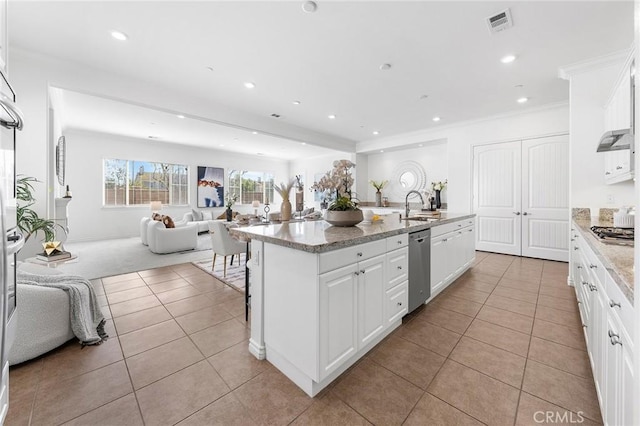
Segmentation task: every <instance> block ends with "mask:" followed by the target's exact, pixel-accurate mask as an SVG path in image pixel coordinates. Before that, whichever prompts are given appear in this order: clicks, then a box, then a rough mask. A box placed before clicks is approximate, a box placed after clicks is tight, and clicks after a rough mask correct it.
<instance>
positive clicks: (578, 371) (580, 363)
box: [529, 337, 592, 379]
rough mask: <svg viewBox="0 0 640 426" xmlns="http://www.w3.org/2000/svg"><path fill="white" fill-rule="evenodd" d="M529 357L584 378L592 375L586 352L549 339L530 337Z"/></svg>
mask: <svg viewBox="0 0 640 426" xmlns="http://www.w3.org/2000/svg"><path fill="white" fill-rule="evenodd" d="M529 359H532V360H534V361H538V362H539V363H541V364H545V365H548V366H550V367H554V368H557V369H558V370H562V371H566V372H567V373H571V374H575V375H576V376H580V377H584V378H585V379H590V378H591V377H592V375H591V364H590V362H589V356H588V355H587V353H586V352H584V351H582V350H579V349H573V348H570V347H568V346H565V345H561V344H558V343H554V342H551V341H549V340H543V339H539V338H537V337H533V338H531V346H530V347H529Z"/></svg>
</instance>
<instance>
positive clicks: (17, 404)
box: [2, 392, 35, 426]
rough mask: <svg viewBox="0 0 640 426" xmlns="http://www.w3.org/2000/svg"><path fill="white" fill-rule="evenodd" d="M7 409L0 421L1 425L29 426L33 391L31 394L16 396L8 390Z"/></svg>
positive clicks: (33, 396)
mask: <svg viewBox="0 0 640 426" xmlns="http://www.w3.org/2000/svg"><path fill="white" fill-rule="evenodd" d="M9 395H10V401H9V410H8V411H7V417H6V418H5V420H4V423H2V425H3V426H29V424H30V423H29V422H30V421H31V409H32V408H33V400H34V398H35V393H34V394H32V395H22V396H19V397H16V396H14V395H11V392H9Z"/></svg>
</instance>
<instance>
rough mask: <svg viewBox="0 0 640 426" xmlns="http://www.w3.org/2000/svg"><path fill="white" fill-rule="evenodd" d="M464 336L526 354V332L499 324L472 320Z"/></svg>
mask: <svg viewBox="0 0 640 426" xmlns="http://www.w3.org/2000/svg"><path fill="white" fill-rule="evenodd" d="M465 336H469V337H472V338H474V339H476V340H480V341H481V342H484V343H488V344H490V345H492V346H495V347H497V348H500V349H504V350H506V351H509V352H511V353H514V354H516V355H520V356H523V357H526V356H527V351H528V350H529V338H530V337H531V336H529V335H528V334H524V333H520V332H518V331H515V330H511V329H508V328H505V327H501V326H499V325H495V324H491V323H489V322H486V321H482V320H479V319H475V320H473V322H472V323H471V325H470V326H469V328H468V329H467V332H466V333H465Z"/></svg>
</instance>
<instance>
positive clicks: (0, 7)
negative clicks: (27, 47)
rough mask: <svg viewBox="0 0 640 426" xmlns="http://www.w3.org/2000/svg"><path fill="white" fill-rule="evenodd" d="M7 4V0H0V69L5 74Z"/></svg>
mask: <svg viewBox="0 0 640 426" xmlns="http://www.w3.org/2000/svg"><path fill="white" fill-rule="evenodd" d="M8 4H9V1H8V0H0V70H2V72H3V73H5V74H6V73H7V57H8V49H7V43H8V40H9V31H8V28H7V26H8V23H9V19H8V15H7V7H8Z"/></svg>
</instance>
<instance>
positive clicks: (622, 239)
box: [591, 226, 633, 246]
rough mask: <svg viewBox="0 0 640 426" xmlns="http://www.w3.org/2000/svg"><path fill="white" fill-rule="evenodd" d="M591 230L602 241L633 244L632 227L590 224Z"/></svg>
mask: <svg viewBox="0 0 640 426" xmlns="http://www.w3.org/2000/svg"><path fill="white" fill-rule="evenodd" d="M591 232H593V233H594V234H595V235H596V236H597V237H598V239H599V240H600V241H602V242H603V243H607V244H618V245H625V246H633V228H616V227H613V226H611V227H607V226H592V227H591Z"/></svg>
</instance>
